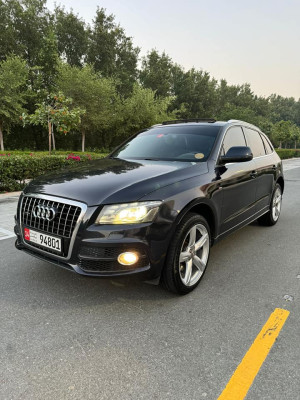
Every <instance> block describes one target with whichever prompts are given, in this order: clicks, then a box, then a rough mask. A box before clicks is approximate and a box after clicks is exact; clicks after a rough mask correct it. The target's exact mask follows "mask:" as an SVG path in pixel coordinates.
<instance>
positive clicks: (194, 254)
mask: <svg viewBox="0 0 300 400" xmlns="http://www.w3.org/2000/svg"><path fill="white" fill-rule="evenodd" d="M210 247H211V234H210V228H209V225H208V223H207V221H206V219H205V218H203V217H202V216H201V215H199V214H194V213H188V214H187V215H186V216H185V217H184V218H183V220H182V221H181V222H180V224H179V225H178V227H177V229H176V231H175V234H174V237H173V239H172V242H171V245H170V247H169V250H168V254H167V258H166V264H165V266H164V269H163V271H162V276H161V283H162V285H163V286H164V287H165V288H166V289H167V290H169V291H171V292H173V293H176V294H181V295H184V294H187V293H190V292H191V291H192V290H194V289H195V288H196V286H198V284H199V282H200V280H201V279H202V277H203V275H204V272H205V270H206V267H207V263H208V259H209V254H210Z"/></svg>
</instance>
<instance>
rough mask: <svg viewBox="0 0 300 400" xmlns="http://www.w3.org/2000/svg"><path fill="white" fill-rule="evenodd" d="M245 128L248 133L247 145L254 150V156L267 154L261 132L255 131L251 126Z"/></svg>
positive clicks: (246, 133)
mask: <svg viewBox="0 0 300 400" xmlns="http://www.w3.org/2000/svg"><path fill="white" fill-rule="evenodd" d="M243 129H244V132H245V135H246V140H247V145H248V146H249V147H250V149H251V150H252V153H253V157H261V156H265V155H266V153H265V146H264V144H263V141H262V138H261V136H260V134H259V133H258V132H257V131H254V130H253V129H249V128H243Z"/></svg>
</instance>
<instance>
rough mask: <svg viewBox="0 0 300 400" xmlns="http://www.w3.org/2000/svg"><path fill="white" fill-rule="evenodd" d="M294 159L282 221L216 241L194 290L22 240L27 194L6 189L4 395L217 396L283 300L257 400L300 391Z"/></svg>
mask: <svg viewBox="0 0 300 400" xmlns="http://www.w3.org/2000/svg"><path fill="white" fill-rule="evenodd" d="M285 169H286V173H285V177H286V190H285V194H284V203H283V210H282V214H281V218H280V221H279V223H278V224H277V225H276V226H275V227H272V228H264V227H260V226H259V225H257V224H256V223H253V224H251V225H250V226H248V227H246V228H244V229H242V230H240V231H238V232H236V233H234V234H233V235H231V236H230V237H228V238H227V239H225V240H223V241H222V242H220V243H219V244H217V245H216V246H215V247H213V249H212V253H211V258H210V263H209V266H208V270H207V272H206V274H205V276H204V278H203V280H202V282H201V283H200V286H199V287H198V288H197V290H196V291H194V292H193V293H191V294H189V295H187V296H184V297H176V296H174V295H171V294H169V293H167V292H165V291H164V290H163V289H162V288H161V287H159V286H153V285H148V284H145V283H136V282H121V281H112V280H100V279H92V278H84V277H81V276H78V275H75V274H73V273H70V272H68V271H65V270H62V269H59V268H57V267H55V266H52V265H50V264H47V263H44V262H42V261H39V260H36V259H34V258H32V257H30V256H28V255H26V254H23V253H22V252H19V251H17V250H15V248H14V239H13V238H9V232H10V229H11V227H12V225H13V223H12V221H11V216H12V213H13V210H14V208H15V203H16V199H14V198H5V199H4V200H3V199H2V200H1V201H0V233H1V232H2V237H1V236H0V336H1V342H0V398H1V400H5V399H22V400H27V399H30V400H34V399H43V400H46V399H57V400H60V399H84V400H86V399H101V400H102V399H110V400H112V399H113V400H115V399H116V400H117V399H122V400H127V399H172V400H174V399H178V400H185V399H187V400H191V399H197V400H199V399H204V398H205V399H206V400H207V399H210V400H216V399H217V398H218V396H219V395H220V393H221V392H222V390H223V389H224V387H225V386H226V384H227V382H228V380H229V379H230V377H231V375H232V374H233V372H234V371H235V369H236V368H237V366H238V364H239V363H240V361H241V360H242V358H243V357H244V355H245V353H246V352H247V350H248V349H249V347H250V346H251V344H252V343H253V341H254V339H255V338H256V336H257V335H258V333H259V331H260V330H261V328H262V326H263V325H264V324H265V322H266V321H267V319H268V318H269V316H270V314H271V313H272V312H273V311H274V309H275V308H284V309H287V310H289V311H290V316H289V317H288V320H287V322H286V323H285V325H284V327H283V329H282V331H281V332H280V335H279V337H278V339H277V341H276V343H275V344H274V346H273V347H272V349H271V351H270V353H269V355H268V357H267V359H266V360H265V362H264V364H263V365H262V367H261V369H260V371H259V373H258V375H257V377H256V379H255V380H254V383H253V385H252V386H251V388H250V390H249V392H248V395H247V397H246V399H247V400H264V399H268V400H285V399H289V400H290V399H293V400H294V399H296V400H299V399H300V346H299V344H300V322H299V321H300V308H299V305H300V262H299V249H300V163H299V161H298V160H296V161H288V162H286V163H285ZM9 215H10V217H9ZM4 226H5V228H4ZM1 229H2V231H1ZM4 230H5V231H6V235H7V238H5V233H3V231H4ZM1 239H2V240H1ZM286 295H288V297H286V299H285V296H286Z"/></svg>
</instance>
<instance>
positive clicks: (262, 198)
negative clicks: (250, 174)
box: [243, 127, 276, 212]
mask: <svg viewBox="0 0 300 400" xmlns="http://www.w3.org/2000/svg"><path fill="white" fill-rule="evenodd" d="M243 130H244V133H245V137H246V142H247V146H249V147H250V149H251V150H252V153H253V161H254V162H255V169H256V173H257V177H256V182H257V187H256V196H255V201H256V212H260V211H263V210H264V209H266V208H267V207H269V204H270V200H271V194H272V191H273V187H274V180H275V174H276V165H274V160H273V157H272V155H271V154H270V152H269V154H267V152H268V151H269V150H268V147H267V148H266V145H267V143H266V145H264V143H263V139H262V136H261V134H260V133H259V132H258V131H256V130H254V129H250V128H248V127H243ZM269 147H270V146H269Z"/></svg>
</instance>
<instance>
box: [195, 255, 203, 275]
mask: <svg viewBox="0 0 300 400" xmlns="http://www.w3.org/2000/svg"><path fill="white" fill-rule="evenodd" d="M193 264H194V265H195V267H196V268H198V269H199V271H201V272H203V271H204V269H205V264H204V262H203V261H202V260H201V258H200V257H198V256H195V257H194V258H193Z"/></svg>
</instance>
